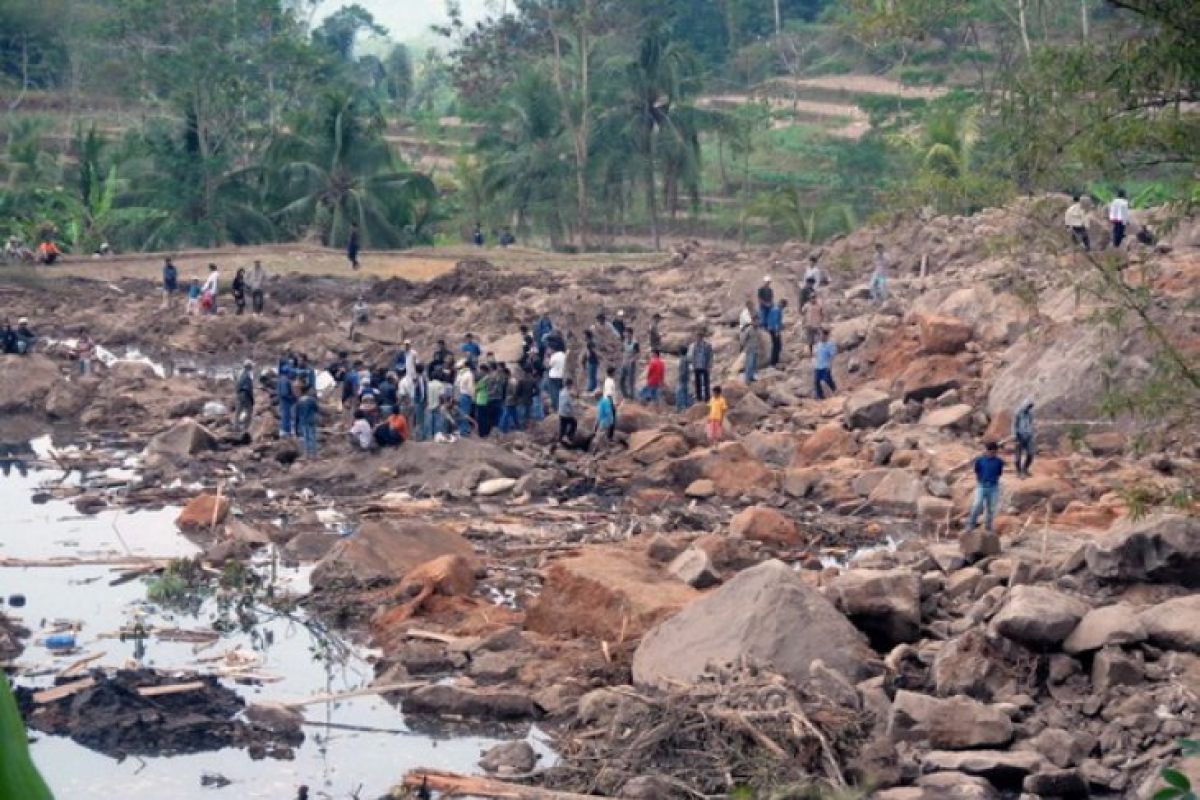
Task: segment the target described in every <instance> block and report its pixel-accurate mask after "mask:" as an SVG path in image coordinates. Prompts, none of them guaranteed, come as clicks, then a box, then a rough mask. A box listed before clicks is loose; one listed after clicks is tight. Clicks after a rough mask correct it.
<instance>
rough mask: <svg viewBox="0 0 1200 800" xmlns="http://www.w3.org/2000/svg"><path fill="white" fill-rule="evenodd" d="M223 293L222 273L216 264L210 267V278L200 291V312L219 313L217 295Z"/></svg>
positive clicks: (206, 279) (205, 281)
mask: <svg viewBox="0 0 1200 800" xmlns="http://www.w3.org/2000/svg"><path fill="white" fill-rule="evenodd" d="M220 291H221V273H220V271H219V270H218V269H217V265H216V264H209V265H208V277H207V278H205V279H204V286H203V287H202V288H201V289H200V310H201V311H203V312H204V313H206V314H216V313H217V293H218V292H220Z"/></svg>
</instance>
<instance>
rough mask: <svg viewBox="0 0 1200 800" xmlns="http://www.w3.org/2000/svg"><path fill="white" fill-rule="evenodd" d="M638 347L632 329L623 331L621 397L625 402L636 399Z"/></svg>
mask: <svg viewBox="0 0 1200 800" xmlns="http://www.w3.org/2000/svg"><path fill="white" fill-rule="evenodd" d="M639 349H640V345H639V344H638V342H637V339H635V338H633V328H632V327H628V328H626V329H625V334H624V341H623V342H622V343H621V395H622V396H623V397H624V398H625V399H626V400H636V399H637V362H638V350H639Z"/></svg>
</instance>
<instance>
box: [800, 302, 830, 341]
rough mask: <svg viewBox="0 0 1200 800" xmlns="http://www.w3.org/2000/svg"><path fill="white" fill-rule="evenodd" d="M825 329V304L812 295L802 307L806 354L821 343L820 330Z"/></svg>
mask: <svg viewBox="0 0 1200 800" xmlns="http://www.w3.org/2000/svg"><path fill="white" fill-rule="evenodd" d="M824 330H825V305H824V303H822V302H821V298H820V297H818V296H816V295H813V298H812V299H811V300H810V301H809V303H808V305H807V306H805V307H804V340H805V341H806V342H808V354H809V355H812V354H813V350H814V349H815V348H816V346H817V345H818V344H820V343H821V332H822V331H824Z"/></svg>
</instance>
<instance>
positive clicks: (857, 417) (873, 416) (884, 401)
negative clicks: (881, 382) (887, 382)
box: [842, 389, 892, 429]
mask: <svg viewBox="0 0 1200 800" xmlns="http://www.w3.org/2000/svg"><path fill="white" fill-rule="evenodd" d="M891 402H892V398H891V397H889V396H888V394H887V393H886V392H881V391H879V390H878V389H859V390H858V391H857V392H855V393H854V394H852V395H850V396H849V397H847V398H846V402H845V404H844V405H843V406H842V414H843V415H844V418H845V422H846V427H847V428H851V429H854V428H878V427H879V426H880V425H882V424H883V423H885V422H887V420H888V406H890V405H891Z"/></svg>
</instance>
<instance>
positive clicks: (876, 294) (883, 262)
mask: <svg viewBox="0 0 1200 800" xmlns="http://www.w3.org/2000/svg"><path fill="white" fill-rule="evenodd" d="M871 263H872V264H873V265H874V270H873V271H872V273H871V299H872V300H874V301H875V302H876V303H882V302H883V301H884V300H887V298H888V289H887V278H888V270H889V269H890V268H891V262H890V261H889V260H888V257H887V254H886V253H884V252H883V245H882V244H880V243H878V242H876V243H875V256H874V258H873V259H872V262H871Z"/></svg>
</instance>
